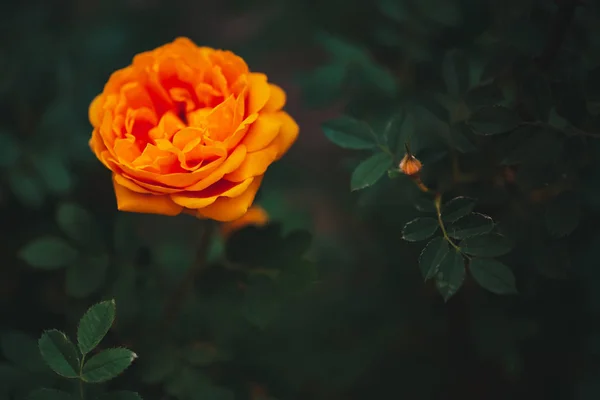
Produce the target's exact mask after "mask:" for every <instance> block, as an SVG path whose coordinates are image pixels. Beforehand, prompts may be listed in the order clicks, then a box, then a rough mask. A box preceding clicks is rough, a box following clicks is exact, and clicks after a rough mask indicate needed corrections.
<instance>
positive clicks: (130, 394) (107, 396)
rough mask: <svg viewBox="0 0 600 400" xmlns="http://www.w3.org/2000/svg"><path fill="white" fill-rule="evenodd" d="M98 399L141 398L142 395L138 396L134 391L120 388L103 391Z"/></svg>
mask: <svg viewBox="0 0 600 400" xmlns="http://www.w3.org/2000/svg"><path fill="white" fill-rule="evenodd" d="M98 400H142V396H140V395H139V394H137V393H136V392H130V391H128V390H120V391H117V392H109V393H105V394H103V395H102V396H100V397H99V398H98Z"/></svg>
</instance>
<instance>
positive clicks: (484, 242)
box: [460, 233, 513, 257]
mask: <svg viewBox="0 0 600 400" xmlns="http://www.w3.org/2000/svg"><path fill="white" fill-rule="evenodd" d="M512 247H513V244H512V242H511V241H510V240H509V239H508V238H507V237H506V236H503V235H500V234H498V233H487V234H483V235H479V236H473V237H469V238H466V239H465V240H463V241H462V242H460V248H461V250H462V251H463V252H465V253H467V254H469V255H472V256H478V257H498V256H501V255H504V254H506V253H508V252H510V251H511V250H512Z"/></svg>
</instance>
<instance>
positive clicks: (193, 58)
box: [89, 38, 299, 221]
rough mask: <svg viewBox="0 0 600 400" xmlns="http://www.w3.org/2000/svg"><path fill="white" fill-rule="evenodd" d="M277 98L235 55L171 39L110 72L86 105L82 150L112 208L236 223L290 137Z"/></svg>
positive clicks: (289, 123)
mask: <svg viewBox="0 0 600 400" xmlns="http://www.w3.org/2000/svg"><path fill="white" fill-rule="evenodd" d="M285 102H286V95H285V92H284V91H283V90H282V89H281V88H279V87H278V86H276V85H274V84H271V83H269V82H268V81H267V77H266V76H265V75H264V74H261V73H254V72H250V71H249V69H248V66H247V65H246V63H245V62H244V60H242V59H241V58H240V57H238V56H236V55H235V54H233V53H231V52H229V51H222V50H215V49H211V48H208V47H198V46H196V45H195V44H194V43H193V42H192V41H190V40H189V39H186V38H178V39H176V40H175V41H173V42H172V43H168V44H166V45H164V46H161V47H159V48H157V49H155V50H152V51H148V52H144V53H141V54H138V55H136V56H135V57H134V59H133V62H132V64H131V65H129V66H128V67H126V68H123V69H121V70H118V71H116V72H114V73H113V74H112V75H111V77H110V78H109V80H108V82H107V83H106V85H105V86H104V91H103V92H102V93H101V94H100V95H98V96H97V97H96V98H95V99H94V100H93V101H92V104H91V105H90V109H89V117H90V122H91V124H92V126H93V128H94V130H93V133H92V138H91V140H90V146H91V148H92V150H93V151H94V153H95V154H96V156H97V157H98V159H99V160H100V161H101V162H102V163H103V164H104V165H105V166H106V167H107V168H108V169H110V170H111V171H112V176H113V184H114V189H115V195H116V198H117V207H118V209H119V210H121V211H130V212H139V213H153V214H164V215H177V214H179V213H181V212H186V213H190V214H193V215H196V216H198V217H200V218H209V219H214V220H217V221H234V220H237V219H239V218H241V217H242V216H243V215H244V214H245V213H246V212H247V210H248V209H249V208H250V206H251V205H252V202H253V201H254V197H255V195H256V192H257V191H258V188H259V186H260V183H261V180H262V178H263V175H264V173H265V171H266V170H267V168H268V167H269V165H270V164H271V163H273V162H274V161H276V160H278V159H279V158H280V157H281V156H282V155H283V154H285V153H286V152H287V151H288V149H289V148H290V146H291V145H292V144H293V143H294V141H295V140H296V138H297V136H298V131H299V128H298V125H297V124H296V122H295V121H294V120H293V119H292V118H291V117H290V116H289V115H288V114H287V113H286V112H284V111H282V108H283V106H284V104H285Z"/></svg>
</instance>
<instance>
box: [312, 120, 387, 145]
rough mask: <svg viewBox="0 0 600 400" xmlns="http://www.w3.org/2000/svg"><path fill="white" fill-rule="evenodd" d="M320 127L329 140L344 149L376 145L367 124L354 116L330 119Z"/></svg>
mask: <svg viewBox="0 0 600 400" xmlns="http://www.w3.org/2000/svg"><path fill="white" fill-rule="evenodd" d="M322 128H323V132H325V136H327V138H328V139H329V140H330V141H331V142H333V143H335V144H336V145H338V146H340V147H342V148H344V149H352V150H362V149H372V148H374V147H376V146H377V144H376V143H375V136H374V134H373V133H372V132H371V128H370V127H369V125H367V124H366V123H365V122H363V121H358V120H356V119H354V118H350V117H346V116H345V117H341V118H337V119H332V120H329V121H326V122H324V123H323V125H322Z"/></svg>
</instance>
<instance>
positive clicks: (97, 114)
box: [88, 94, 104, 128]
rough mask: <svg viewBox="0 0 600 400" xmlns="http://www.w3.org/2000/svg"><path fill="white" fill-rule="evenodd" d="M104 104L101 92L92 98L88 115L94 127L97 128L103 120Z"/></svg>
mask: <svg viewBox="0 0 600 400" xmlns="http://www.w3.org/2000/svg"><path fill="white" fill-rule="evenodd" d="M103 105H104V96H103V95H102V94H99V95H98V96H96V97H95V98H94V100H92V103H91V104H90V108H89V109H88V116H89V118H90V123H91V124H92V126H93V127H94V128H97V127H98V126H99V125H100V123H101V122H102V114H103V110H102V106H103Z"/></svg>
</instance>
